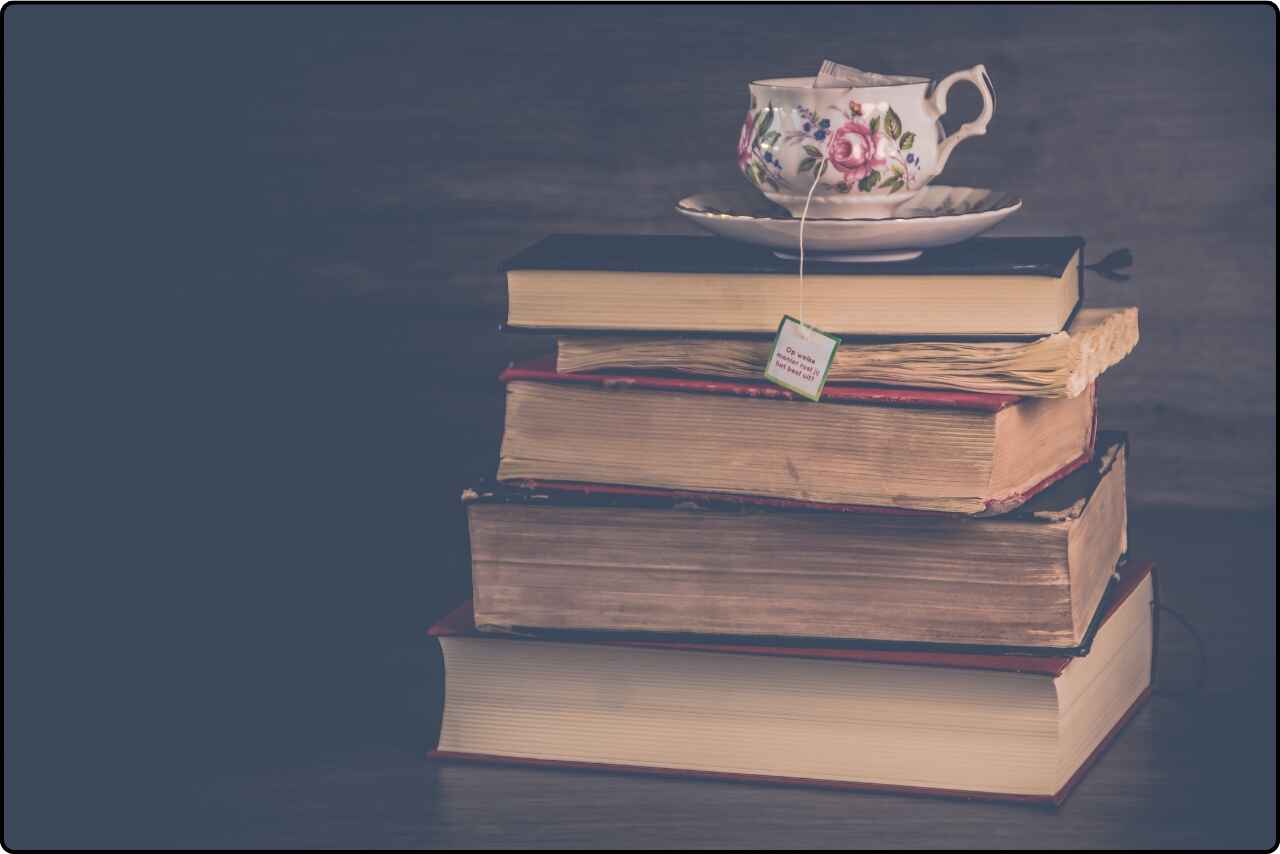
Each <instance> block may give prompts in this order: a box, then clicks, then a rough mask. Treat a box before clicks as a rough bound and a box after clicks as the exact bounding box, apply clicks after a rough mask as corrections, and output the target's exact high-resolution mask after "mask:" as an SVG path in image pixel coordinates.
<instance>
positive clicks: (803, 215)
mask: <svg viewBox="0 0 1280 854" xmlns="http://www.w3.org/2000/svg"><path fill="white" fill-rule="evenodd" d="M830 144H831V143H830V140H828V142H827V145H830ZM826 166H827V146H825V145H824V146H823V147H822V159H821V160H819V161H818V164H817V165H816V166H815V167H814V168H813V183H812V184H810V185H809V195H807V196H805V199H804V209H803V210H801V211H800V318H799V319H800V334H801V336H803V337H804V339H805V340H806V341H807V340H809V327H808V326H806V325H805V322H804V224H805V220H807V219H808V218H809V203H810V202H812V201H813V191H814V190H816V189H818V181H820V180H821V179H822V173H823V171H824V170H825V169H826Z"/></svg>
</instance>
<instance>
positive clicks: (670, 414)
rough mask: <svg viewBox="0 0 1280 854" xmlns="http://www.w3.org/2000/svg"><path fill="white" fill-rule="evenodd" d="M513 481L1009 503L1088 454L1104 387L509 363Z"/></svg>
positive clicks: (835, 500)
mask: <svg viewBox="0 0 1280 854" xmlns="http://www.w3.org/2000/svg"><path fill="white" fill-rule="evenodd" d="M501 378H502V379H503V380H504V381H505V382H506V383H507V408H506V425H505V431H504V434H503V440H502V451H501V460H500V462H499V467H498V477H499V479H501V480H524V481H532V482H537V483H545V482H548V481H555V482H574V483H581V484H612V485H616V486H626V487H642V488H658V489H678V490H686V491H692V492H711V493H726V494H739V495H751V496H757V497H762V498H775V499H785V500H788V501H799V502H805V503H814V504H827V505H842V506H846V507H850V508H861V507H868V506H874V507H885V508H893V509H898V510H901V509H913V510H926V511H939V512H947V513H962V514H969V515H981V514H996V513H1003V512H1007V511H1009V510H1012V509H1014V508H1015V507H1017V506H1019V505H1020V504H1021V503H1022V502H1023V501H1025V500H1026V499H1027V498H1029V497H1030V496H1031V495H1034V494H1035V493H1036V492H1039V491H1040V490H1042V489H1044V488H1045V487H1047V486H1048V485H1049V484H1051V483H1052V482H1054V480H1056V479H1058V478H1060V477H1062V476H1063V475H1065V474H1066V473H1069V472H1070V471H1072V470H1074V469H1075V468H1077V467H1079V466H1080V465H1083V464H1084V462H1085V461H1086V460H1088V459H1089V457H1090V456H1091V454H1092V450H1093V434H1094V428H1095V422H1096V414H1097V407H1096V395H1095V393H1094V390H1093V388H1092V387H1090V389H1089V390H1088V391H1087V392H1085V393H1083V394H1081V395H1080V396H1079V397H1076V398H1069V399H1035V398H1019V397H1017V396H1014V395H995V394H977V393H973V392H958V391H942V390H931V389H901V388H889V387H883V386H853V385H841V386H832V385H828V386H827V387H826V389H824V391H823V394H822V400H821V402H819V403H810V402H807V401H803V400H802V399H800V398H799V396H798V395H795V394H793V393H792V392H789V391H787V390H785V389H782V388H779V387H777V386H774V385H772V384H771V383H767V382H763V381H760V382H748V381H745V380H742V381H727V380H707V379H694V378H689V377H671V376H649V375H643V376H638V375H634V374H564V373H557V372H556V371H555V370H554V369H553V366H552V365H551V363H550V360H541V361H536V362H532V363H526V364H521V365H513V366H512V367H510V368H508V369H507V370H506V371H504V372H503V374H502V376H501Z"/></svg>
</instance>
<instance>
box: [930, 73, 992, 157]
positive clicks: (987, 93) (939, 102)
mask: <svg viewBox="0 0 1280 854" xmlns="http://www.w3.org/2000/svg"><path fill="white" fill-rule="evenodd" d="M962 81H967V82H969V83H972V84H973V85H974V86H976V87H978V92H980V93H981V94H982V112H981V113H979V114H978V117H977V118H976V119H974V120H973V121H971V122H965V123H964V124H962V125H960V127H959V128H958V129H957V130H956V132H955V133H953V134H950V135H949V136H948V137H947V138H946V139H944V140H943V141H942V143H941V144H940V145H939V146H938V162H937V164H936V165H935V166H934V167H933V170H934V174H935V175H936V174H937V173H938V172H941V171H942V167H944V166H946V165H947V159H948V158H949V157H951V151H952V150H953V149H954V148H955V147H956V146H957V145H959V144H960V143H962V142H964V141H965V140H966V139H968V138H969V137H971V136H982V135H983V134H984V133H986V132H987V123H988V122H990V121H991V116H992V114H993V113H995V111H996V95H995V91H994V90H993V89H992V86H991V78H990V77H988V76H987V69H986V68H985V67H984V66H981V65H975V66H974V67H973V68H968V69H965V70H964V71H957V72H955V73H954V74H948V75H947V76H946V77H944V78H942V80H941V81H939V83H938V88H937V89H935V90H934V91H933V101H932V104H933V111H934V112H935V113H937V115H936V116H935V118H941V117H942V116H943V115H944V114H945V113H946V112H947V93H948V92H950V91H951V87H952V86H954V85H956V84H957V83H960V82H962Z"/></svg>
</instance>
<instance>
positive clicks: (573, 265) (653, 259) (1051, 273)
mask: <svg viewBox="0 0 1280 854" xmlns="http://www.w3.org/2000/svg"><path fill="white" fill-rule="evenodd" d="M1083 248H1084V238H1082V237H1074V236H1073V237H977V238H974V239H973V240H966V241H964V242H963V243H957V244H954V245H951V246H940V247H937V248H933V249H926V250H925V251H924V253H923V254H921V255H920V257H918V258H914V259H912V260H910V261H893V262H881V263H860V264H843V263H838V262H832V261H822V260H821V259H818V258H810V259H808V260H807V261H806V262H805V268H804V272H805V275H806V276H809V275H813V276H822V275H830V274H838V275H843V276H850V275H867V276H921V275H929V276H1012V275H1017V276H1047V277H1052V278H1057V277H1059V276H1061V275H1062V274H1063V273H1064V272H1065V271H1066V268H1067V264H1068V263H1070V261H1071V258H1072V256H1074V255H1075V254H1076V252H1079V251H1082V250H1083ZM797 266H798V262H796V261H792V260H786V259H783V258H779V257H778V256H776V255H774V254H773V251H772V250H771V249H767V248H765V247H762V246H748V245H745V244H740V243H734V242H732V241H729V240H722V239H719V238H715V237H690V236H684V235H670V234H628V235H610V234H553V235H551V236H549V237H546V238H544V239H543V240H541V241H539V242H538V243H535V244H534V245H532V246H530V247H529V248H528V249H525V250H524V251H522V252H520V253H519V254H517V255H515V256H514V257H512V258H510V259H509V260H507V261H506V262H505V264H504V265H503V269H504V270H506V271H511V270H604V271H611V272H637V273H707V274H721V273H722V274H739V275H742V274H747V275H749V274H777V273H794V272H796V270H797Z"/></svg>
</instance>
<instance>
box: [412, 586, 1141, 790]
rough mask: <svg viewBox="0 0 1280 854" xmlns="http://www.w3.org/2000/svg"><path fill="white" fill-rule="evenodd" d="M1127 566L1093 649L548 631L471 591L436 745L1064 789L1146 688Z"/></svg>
mask: <svg viewBox="0 0 1280 854" xmlns="http://www.w3.org/2000/svg"><path fill="white" fill-rule="evenodd" d="M1119 573H1120V577H1119V578H1118V579H1117V582H1116V583H1115V585H1114V587H1113V589H1112V590H1111V591H1110V593H1109V594H1108V597H1107V601H1106V602H1105V603H1104V605H1103V608H1104V609H1105V610H1104V616H1103V620H1102V622H1101V624H1100V625H1099V628H1098V630H1097V634H1096V635H1095V637H1094V641H1093V644H1092V646H1091V648H1090V650H1089V653H1088V654H1087V655H1084V656H1080V657H1067V656H1061V655H1028V654H1025V653H1024V654H1001V653H1000V652H999V650H998V649H995V648H993V649H992V651H991V652H989V653H975V652H974V651H972V650H971V649H970V650H966V651H964V652H958V651H955V652H953V651H903V650H893V649H883V648H875V647H866V646H849V647H845V648H833V647H830V646H825V647H813V648H806V647H796V646H787V647H768V646H751V645H730V644H716V643H706V642H687V643H686V642H673V641H656V640H654V641H645V640H618V639H611V638H609V636H608V635H607V634H598V635H595V636H591V637H583V638H581V639H574V640H571V641H565V640H563V639H560V638H557V639H556V640H546V639H539V638H535V637H517V636H508V635H492V634H482V633H480V632H477V631H476V630H475V627H474V624H473V622H472V618H471V612H470V608H469V605H464V606H463V607H462V608H459V609H458V610H457V611H455V612H454V613H453V614H450V615H449V616H448V617H446V618H445V619H444V620H442V621H441V622H440V623H437V624H436V625H435V626H433V627H432V629H431V634H432V635H434V636H436V637H437V638H438V639H439V642H440V646H441V650H442V652H443V655H444V663H445V682H446V684H445V698H446V699H445V706H444V714H443V718H442V723H441V730H440V738H439V742H438V747H437V749H436V750H435V751H433V752H432V756H433V758H435V759H440V760H454V759H458V760H462V759H465V760H475V761H494V762H514V763H521V764H524V763H530V764H549V765H556V766H562V767H571V768H592V769H604V770H615V771H628V772H641V773H657V774H664V773H665V774H680V775H692V776H705V777H714V778H718V779H742V780H753V781H761V782H775V783H795V784H805V785H818V786H830V787H838V788H853V789H884V790H890V791H900V792H919V793H924V794H933V795H949V796H959V797H973V798H995V799H1001V800H1017V801H1032V802H1043V803H1051V804H1057V803H1061V802H1062V801H1063V800H1064V799H1065V798H1066V796H1067V794H1068V793H1069V792H1070V790H1071V788H1072V787H1073V786H1074V785H1075V783H1076V782H1078V781H1079V780H1080V778H1081V777H1082V776H1083V775H1084V773H1085V771H1087V770H1088V768H1089V766H1090V765H1091V764H1092V763H1093V761H1094V760H1095V759H1096V758H1097V757H1098V756H1099V755H1100V753H1101V752H1102V750H1103V749H1104V748H1105V747H1106V745H1107V743H1108V742H1109V741H1110V740H1111V738H1112V737H1113V736H1114V735H1115V734H1116V733H1117V732H1118V731H1119V730H1120V728H1121V727H1122V726H1123V725H1124V723H1125V722H1126V721H1127V720H1128V719H1129V718H1130V717H1131V716H1132V715H1133V713H1134V712H1135V711H1136V709H1137V707H1138V706H1139V705H1140V704H1141V702H1142V700H1143V699H1145V698H1146V696H1147V694H1148V693H1149V691H1150V686H1151V673H1152V664H1153V654H1154V643H1155V637H1154V635H1155V609H1154V603H1155V586H1154V585H1155V579H1154V573H1153V567H1152V566H1151V564H1149V563H1143V564H1138V563H1134V562H1132V561H1131V562H1129V563H1128V564H1126V565H1125V566H1124V567H1122V568H1121V570H1120V571H1119Z"/></svg>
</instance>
